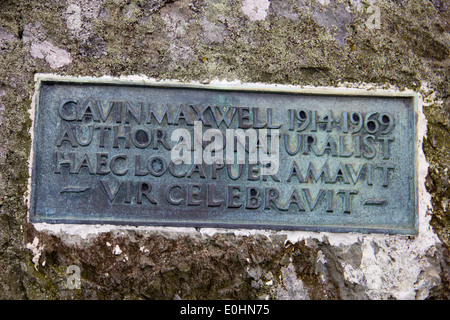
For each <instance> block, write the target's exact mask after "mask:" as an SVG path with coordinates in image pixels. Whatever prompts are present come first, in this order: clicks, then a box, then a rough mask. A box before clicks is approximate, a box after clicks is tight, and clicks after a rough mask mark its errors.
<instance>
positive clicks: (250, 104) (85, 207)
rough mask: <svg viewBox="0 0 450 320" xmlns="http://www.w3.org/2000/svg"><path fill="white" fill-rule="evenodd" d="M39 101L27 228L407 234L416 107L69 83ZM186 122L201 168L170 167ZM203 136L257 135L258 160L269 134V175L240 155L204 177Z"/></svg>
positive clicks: (371, 98)
mask: <svg viewBox="0 0 450 320" xmlns="http://www.w3.org/2000/svg"><path fill="white" fill-rule="evenodd" d="M37 90H38V92H37V94H36V114H35V124H34V135H35V136H34V145H33V150H34V152H33V173H32V190H31V209H30V220H31V222H49V223H116V224H131V225H164V226H189V227H231V228H266V229H278V230H279V229H287V230H313V231H331V232H385V233H400V234H417V230H418V218H417V181H416V174H417V173H416V172H417V168H416V154H417V151H416V133H415V126H416V121H417V120H416V114H417V98H416V96H415V94H411V93H390V92H388V93H386V92H369V91H363V90H342V89H341V90H336V89H334V90H317V89H316V90H308V89H296V88H289V87H273V86H272V87H271V86H236V85H192V84H180V83H174V82H148V81H124V80H98V79H97V80H96V79H72V78H55V79H52V78H41V79H39V81H38V89H37ZM197 120H198V121H199V122H200V123H201V125H202V128H201V129H200V130H201V132H202V134H201V136H202V138H203V140H204V141H203V147H201V148H200V149H201V150H200V151H201V152H200V155H201V157H203V158H202V160H201V163H194V161H195V159H194V154H195V152H196V151H193V152H192V157H191V158H190V159H191V160H194V161H192V162H191V163H188V164H174V163H173V162H172V161H171V151H172V150H173V148H174V147H175V146H176V145H179V143H180V141H179V137H178V138H177V139H174V138H173V135H174V132H175V130H177V129H185V130H186V131H185V132H188V133H189V134H190V136H192V137H193V136H194V130H196V129H194V128H196V126H195V123H196V121H197ZM197 128H198V127H197ZM210 129H216V132H217V129H219V130H220V132H222V133H223V136H225V133H226V131H227V130H229V129H241V130H243V132H244V133H245V132H247V133H248V132H250V131H251V130H254V131H255V132H256V133H257V134H258V137H259V140H258V141H257V142H258V146H259V148H261V147H262V144H261V143H262V140H261V139H262V138H261V136H260V135H259V134H260V133H261V132H264V130H266V132H269V133H270V134H271V138H270V139H269V141H268V142H267V144H269V142H270V143H273V141H274V140H275V139H276V133H278V134H279V139H278V141H279V146H278V149H277V150H278V151H279V156H278V157H277V159H278V160H279V162H277V163H279V170H277V171H275V172H271V173H270V174H268V175H264V174H263V171H262V170H263V168H262V165H261V164H260V163H256V164H251V163H249V156H250V153H251V151H252V150H254V149H252V147H251V146H250V145H251V142H250V143H249V142H247V144H246V146H245V147H246V149H247V150H246V152H245V154H246V155H247V159H246V161H245V163H244V164H237V163H236V162H235V163H234V164H231V163H229V162H225V163H224V164H220V163H217V164H207V161H206V160H205V158H204V157H206V153H205V151H206V150H211V149H208V146H209V144H210V143H211V142H208V141H205V137H206V132H207V131H208V130H210ZM238 144H239V143H237V144H236V145H234V144H233V148H235V149H236V150H237V148H238ZM189 145H192V146H194V147H195V141H193V142H189ZM211 146H212V145H211ZM211 146H209V147H211ZM267 147H268V148H269V147H270V146H269V145H267ZM227 148H231V145H230V141H229V140H227V141H226V143H225V150H223V156H224V157H225V154H226V151H227ZM236 150H234V151H236ZM258 150H259V149H258ZM219 152H220V150H217V149H216V150H215V152H213V153H209V154H210V155H218V154H219ZM180 154H182V153H180ZM184 155H185V154H184ZM197 155H198V153H197ZM272 156H273V154H272ZM273 159H274V158H273ZM278 160H277V161H278Z"/></svg>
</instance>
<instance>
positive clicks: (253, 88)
mask: <svg viewBox="0 0 450 320" xmlns="http://www.w3.org/2000/svg"><path fill="white" fill-rule="evenodd" d="M44 83H65V84H71V83H73V84H84V85H86V84H93V85H112V86H114V85H120V86H143V87H163V88H178V89H179V88H185V89H202V90H205V89H206V90H212V91H240V92H255V93H281V94H283V93H284V94H294V95H295V94H299V95H319V96H320V95H322V96H329V95H339V96H347V97H380V98H381V97H387V98H409V99H411V105H412V109H411V115H412V119H410V121H412V134H413V138H412V139H411V144H412V146H411V152H412V157H413V159H412V160H413V162H414V187H413V188H412V190H413V191H412V193H413V195H412V198H413V202H414V212H413V213H412V217H413V221H411V222H412V225H413V226H412V227H411V228H385V227H382V228H376V227H348V226H339V225H330V226H325V225H321V226H289V225H284V224H283V225H281V224H280V225H276V224H274V223H272V224H267V225H264V224H258V225H250V224H246V223H234V224H232V225H230V224H223V223H215V222H201V221H199V222H185V223H181V222H167V221H161V222H156V221H145V222H142V221H136V222H133V221H107V220H100V219H98V220H76V219H70V220H69V219H62V218H57V219H39V218H37V217H35V216H34V210H35V202H36V201H37V199H36V197H35V188H34V186H35V184H36V179H37V177H36V175H35V173H36V148H37V145H36V144H37V142H36V139H35V138H34V134H35V132H36V126H37V124H38V123H39V112H38V108H39V97H40V93H41V87H42V84H44ZM418 100H419V98H418V94H417V93H416V92H412V91H403V92H402V91H396V90H395V91H393V90H389V89H378V88H377V89H367V88H347V87H313V86H306V87H301V86H293V85H292V86H291V85H281V84H262V83H258V84H247V83H233V82H225V83H222V82H219V83H215V82H213V83H205V84H203V83H192V82H191V83H187V82H182V81H175V80H155V79H142V78H136V79H134V78H113V77H101V78H93V77H71V76H58V75H47V74H37V75H36V76H35V92H34V96H33V100H32V105H31V110H30V114H31V119H32V125H31V127H30V134H31V139H32V143H31V149H30V157H29V161H30V163H29V179H28V194H27V195H28V197H27V200H28V201H27V203H28V212H27V220H28V222H30V223H41V222H45V223H52V224H58V223H63V224H68V225H80V224H85V225H95V224H99V225H120V226H161V227H186V228H224V229H251V230H255V229H259V230H276V231H282V230H286V231H313V232H333V233H362V234H370V233H384V234H402V235H412V236H417V235H418V232H419V195H418V191H419V186H418V171H419V168H418V151H419V150H418V149H419V148H418V147H419V146H418V141H419V137H418V136H417V134H418V132H417V131H418V130H417V126H418Z"/></svg>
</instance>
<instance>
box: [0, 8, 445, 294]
mask: <svg viewBox="0 0 450 320" xmlns="http://www.w3.org/2000/svg"><path fill="white" fill-rule="evenodd" d="M370 4H372V5H373V6H375V7H376V8H378V10H379V11H378V12H379V18H380V19H379V21H377V20H376V19H375V20H374V21H372V20H371V19H372V18H374V17H373V14H376V12H377V11H376V10H374V11H371V10H372V9H373V8H374V7H373V6H371V8H372V9H370V10H369V5H370ZM1 7H2V9H1V12H0V248H1V249H0V298H1V299H126V298H131V299H448V298H449V297H450V280H449V279H450V275H449V274H450V268H449V266H450V254H449V250H448V248H449V245H450V237H449V234H450V233H449V231H450V217H449V211H448V207H449V199H450V191H449V190H450V188H449V172H448V167H449V162H450V157H449V152H450V151H449V150H450V117H449V115H450V98H449V96H450V79H449V75H450V72H449V66H450V59H449V52H450V47H449V43H450V5H449V4H448V2H446V1H439V0H432V1H421V0H409V1H402V0H397V1H388V0H378V1H358V0H347V1H343V0H336V1H316V0H287V1H279V0H255V1H248V0H242V1H241V0H237V1H225V0H220V1H212V0H192V1H190V0H177V1H170V0H149V1H143V0H126V1H125V0H94V1H87V0H67V1H63V0H61V1H59V0H51V1H45V2H43V1H34V0H32V1H13V0H5V1H2V5H1ZM377 22H378V23H377ZM37 73H55V74H58V75H70V76H96V77H101V76H104V75H108V76H116V77H119V76H128V75H143V76H146V77H149V78H155V79H178V80H181V81H196V82H202V83H207V82H210V81H215V80H225V81H240V82H242V83H247V82H250V83H273V84H290V85H298V86H302V85H303V86H306V85H310V86H351V87H359V86H363V87H369V86H371V87H374V88H375V87H376V88H394V89H397V90H403V89H406V88H407V89H409V90H414V91H415V92H418V93H419V95H420V97H421V100H422V104H421V106H422V109H423V115H422V117H423V118H422V120H421V121H422V122H421V123H422V124H423V130H422V131H423V132H422V134H425V131H426V136H425V137H424V139H423V148H422V146H421V150H420V152H421V155H422V156H423V154H424V157H423V159H422V162H421V170H422V175H423V181H422V185H424V187H423V188H422V190H421V194H420V196H421V198H420V201H421V204H420V205H421V220H420V221H421V225H420V232H419V235H418V236H417V237H407V236H387V235H362V234H348V235H346V234H325V233H307V232H271V231H264V232H256V231H245V230H210V229H198V230H196V229H168V228H153V229H152V228H119V227H109V226H97V227H95V226H91V227H89V228H85V229H79V228H78V227H76V226H75V227H73V228H66V229H64V230H59V229H58V227H49V226H45V225H39V226H34V225H32V224H30V223H28V222H27V204H26V203H25V201H24V199H25V198H26V193H27V184H28V177H29V171H28V164H27V162H28V159H29V153H30V149H31V137H30V134H29V130H30V127H31V123H32V122H31V118H30V114H29V109H30V106H31V103H32V101H31V100H32V96H33V92H34V84H35V83H34V76H35V74H37ZM422 150H423V154H422ZM425 177H426V181H425ZM71 265H76V266H78V267H79V268H80V270H81V283H80V289H70V288H69V287H68V282H67V279H68V277H69V274H68V273H67V272H66V271H67V268H68V267H69V266H71Z"/></svg>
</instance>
